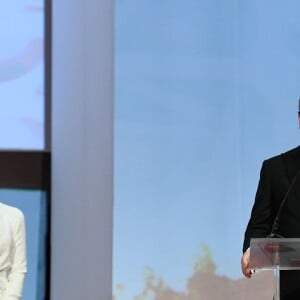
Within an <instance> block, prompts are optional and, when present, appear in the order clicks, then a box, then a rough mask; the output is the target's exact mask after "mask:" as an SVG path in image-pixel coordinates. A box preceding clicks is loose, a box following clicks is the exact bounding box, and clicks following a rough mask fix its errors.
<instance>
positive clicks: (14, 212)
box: [0, 202, 24, 220]
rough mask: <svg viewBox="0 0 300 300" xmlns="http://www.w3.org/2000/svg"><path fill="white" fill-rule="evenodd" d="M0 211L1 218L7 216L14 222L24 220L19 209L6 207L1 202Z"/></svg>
mask: <svg viewBox="0 0 300 300" xmlns="http://www.w3.org/2000/svg"><path fill="white" fill-rule="evenodd" d="M0 211H1V214H2V215H3V216H8V217H10V218H13V219H15V220H20V219H23V218H24V215H23V212H22V211H21V210H20V209H19V208H16V207H14V206H11V205H7V204H5V203H3V202H0Z"/></svg>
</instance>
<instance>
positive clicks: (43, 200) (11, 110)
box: [0, 0, 49, 300]
mask: <svg viewBox="0 0 300 300" xmlns="http://www.w3.org/2000/svg"><path fill="white" fill-rule="evenodd" d="M44 19H45V10H44V1H43V0H25V1H17V0H7V1H1V9H0V45H1V46H0V157H1V159H3V150H5V151H11V150H17V151H24V150H25V151H35V153H36V154H37V155H38V153H37V152H36V151H37V150H44V148H45V142H44V140H45V134H44V132H45V129H44V128H45V126H44V125H45V124H44V120H45V117H44V116H45V95H44V80H45V76H44V49H43V45H44V30H45V28H44ZM5 151H4V152H5ZM33 155H35V154H33ZM16 156H17V155H16ZM21 156H22V154H21ZM24 156H25V157H26V155H24ZM22 162H24V163H25V165H26V162H27V160H26V159H24V160H23V161H22ZM7 165H8V162H7V161H6V162H5V168H8V166H7ZM0 167H1V168H2V172H1V176H2V175H3V173H5V170H4V165H3V164H1V166H0ZM18 167H19V168H18ZM18 167H16V166H13V167H12V168H8V171H7V173H9V175H11V173H12V172H10V171H11V170H14V171H13V172H14V175H15V176H14V178H15V179H14V180H13V181H14V183H15V185H14V186H24V184H23V182H22V180H23V179H24V177H23V178H22V174H20V173H18V171H16V170H19V169H22V166H18ZM3 170H4V171H3ZM32 170H36V166H32V168H29V169H28V170H27V174H28V175H25V176H26V178H25V182H27V181H28V178H31V175H32ZM47 172H49V170H47ZM24 173H25V172H23V174H24ZM25 174H26V173H25ZM40 176H41V177H43V176H44V174H43V172H41V173H40ZM8 177H9V176H8ZM46 177H47V178H48V176H46ZM1 178H2V179H3V178H4V182H0V186H1V188H0V201H1V202H3V203H5V204H8V205H13V206H15V207H17V208H19V209H21V210H22V212H23V213H24V215H25V220H26V231H27V232H26V233H27V258H28V274H27V276H26V280H25V286H24V291H23V297H22V299H24V300H42V299H46V298H45V297H46V295H45V294H46V274H47V273H46V256H45V254H46V249H45V247H46V242H47V237H46V232H47V211H48V210H47V204H48V199H47V194H46V192H45V191H42V190H33V189H30V190H29V189H27V190H25V189H13V188H11V186H10V185H9V184H8V185H7V186H5V183H6V182H7V180H6V179H7V178H5V175H3V176H2V177H1ZM18 180H19V181H18ZM29 181H30V179H29ZM40 181H41V182H43V178H41V179H40ZM25 186H26V184H25Z"/></svg>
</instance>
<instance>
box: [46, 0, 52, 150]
mask: <svg viewBox="0 0 300 300" xmlns="http://www.w3.org/2000/svg"><path fill="white" fill-rule="evenodd" d="M44 22H45V23H44V24H45V27H44V32H45V34H44V41H45V42H44V43H45V48H44V49H45V78H44V87H45V128H44V132H45V136H44V139H45V150H46V151H50V150H51V89H52V70H51V69H52V51H51V50H52V30H51V27H52V3H51V0H45V21H44Z"/></svg>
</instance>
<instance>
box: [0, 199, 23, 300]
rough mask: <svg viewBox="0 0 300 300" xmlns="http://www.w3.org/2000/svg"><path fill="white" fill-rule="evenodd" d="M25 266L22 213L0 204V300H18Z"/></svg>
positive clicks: (20, 295) (20, 294)
mask: <svg viewBox="0 0 300 300" xmlns="http://www.w3.org/2000/svg"><path fill="white" fill-rule="evenodd" d="M26 271H27V264H26V238H25V221H24V215H23V213H22V212H21V211H20V210H19V209H17V208H14V207H11V206H8V205H5V204H3V203H0V300H20V299H21V297H22V289H23V283H24V278H25V274H26Z"/></svg>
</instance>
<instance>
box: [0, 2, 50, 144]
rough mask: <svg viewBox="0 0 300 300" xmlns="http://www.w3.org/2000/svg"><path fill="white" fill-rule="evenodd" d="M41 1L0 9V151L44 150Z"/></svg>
mask: <svg viewBox="0 0 300 300" xmlns="http://www.w3.org/2000/svg"><path fill="white" fill-rule="evenodd" d="M44 19H45V10H44V1H43V0H27V1H17V0H9V1H2V2H1V10H0V45H1V47H0V104H1V109H0V149H30V150H42V149H44V147H45V133H44V132H45V130H44V128H45V126H44V125H45V124H44V123H45V108H44V107H45V96H44V95H45V93H44V90H45V88H44V78H45V76H44V23H45V22H44Z"/></svg>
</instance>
